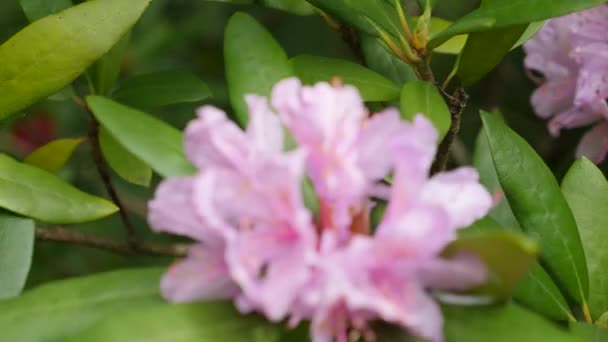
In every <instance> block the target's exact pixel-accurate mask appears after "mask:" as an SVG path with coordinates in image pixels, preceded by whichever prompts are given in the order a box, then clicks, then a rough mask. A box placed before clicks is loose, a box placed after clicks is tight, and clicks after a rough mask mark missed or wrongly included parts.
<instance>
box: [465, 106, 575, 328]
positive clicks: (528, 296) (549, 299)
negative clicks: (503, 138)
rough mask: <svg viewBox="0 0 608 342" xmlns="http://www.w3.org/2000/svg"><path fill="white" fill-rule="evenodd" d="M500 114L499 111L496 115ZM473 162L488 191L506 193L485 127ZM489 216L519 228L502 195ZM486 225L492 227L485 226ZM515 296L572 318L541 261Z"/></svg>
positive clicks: (544, 311)
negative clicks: (501, 183)
mask: <svg viewBox="0 0 608 342" xmlns="http://www.w3.org/2000/svg"><path fill="white" fill-rule="evenodd" d="M496 115H499V114H496ZM473 165H474V166H475V168H476V169H477V171H478V172H479V181H480V183H481V184H483V185H484V186H485V187H486V188H487V189H488V191H490V192H493V193H499V194H504V192H503V190H502V187H501V186H500V182H499V181H498V176H497V175H496V170H495V169H494V162H493V161H492V154H491V151H490V145H489V144H488V139H487V138H486V134H485V132H484V131H483V127H482V129H481V131H480V132H479V135H478V136H477V142H476V145H475V153H474V154H473ZM488 216H489V217H491V218H492V219H494V220H496V222H498V223H499V224H500V226H502V227H504V228H502V227H500V228H499V229H509V230H515V231H520V230H521V227H520V226H519V222H517V219H516V218H515V216H514V215H513V211H512V210H511V207H510V206H509V202H508V201H507V200H506V199H504V198H502V199H501V200H500V202H499V203H498V204H497V205H495V206H494V208H492V210H491V211H490V213H489V214H488ZM482 227H483V228H486V229H487V228H488V227H491V226H490V225H484V226H482ZM513 298H514V299H515V300H516V301H518V302H519V303H521V304H523V305H524V306H526V307H528V308H530V309H532V310H534V311H536V312H539V313H541V314H543V315H544V316H546V317H550V318H552V319H555V320H564V321H565V320H573V319H574V318H573V316H572V313H571V312H570V309H569V308H568V304H567V303H566V299H565V298H564V296H563V295H562V294H561V292H560V290H559V288H558V287H557V285H556V284H555V282H554V281H553V280H552V279H551V277H550V276H549V274H547V272H546V271H545V270H544V269H543V268H542V266H541V265H540V264H539V263H535V264H534V265H533V266H532V268H531V269H530V272H528V273H526V274H525V275H524V276H523V278H522V279H521V280H520V281H519V283H518V284H517V286H516V287H515V289H514V291H513Z"/></svg>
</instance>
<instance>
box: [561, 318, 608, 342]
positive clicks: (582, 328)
mask: <svg viewBox="0 0 608 342" xmlns="http://www.w3.org/2000/svg"><path fill="white" fill-rule="evenodd" d="M570 327H571V329H572V332H573V333H574V334H575V335H577V336H579V337H581V338H583V339H584V341H585V342H604V341H608V329H606V327H601V326H598V325H593V324H587V323H581V322H577V323H573V324H571V325H570Z"/></svg>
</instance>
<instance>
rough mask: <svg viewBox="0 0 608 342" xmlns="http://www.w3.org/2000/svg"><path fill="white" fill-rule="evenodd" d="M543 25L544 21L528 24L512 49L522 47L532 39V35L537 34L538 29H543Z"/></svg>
mask: <svg viewBox="0 0 608 342" xmlns="http://www.w3.org/2000/svg"><path fill="white" fill-rule="evenodd" d="M544 25H545V21H544V20H543V21H536V22H533V23H530V25H528V27H527V28H526V31H524V33H523V34H522V35H521V37H519V40H518V41H517V43H515V45H514V46H513V49H515V48H517V47H520V46H522V45H524V43H526V42H527V41H528V40H530V39H532V37H534V35H536V33H538V31H540V29H541V28H543V26H544Z"/></svg>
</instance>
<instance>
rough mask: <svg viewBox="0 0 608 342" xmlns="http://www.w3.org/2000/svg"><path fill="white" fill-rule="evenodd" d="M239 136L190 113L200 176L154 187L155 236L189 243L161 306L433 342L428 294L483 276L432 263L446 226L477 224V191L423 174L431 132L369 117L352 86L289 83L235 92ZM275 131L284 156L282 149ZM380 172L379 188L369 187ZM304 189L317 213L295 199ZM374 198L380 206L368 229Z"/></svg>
mask: <svg viewBox="0 0 608 342" xmlns="http://www.w3.org/2000/svg"><path fill="white" fill-rule="evenodd" d="M246 101H247V103H248V105H249V112H250V122H249V125H248V127H247V130H246V131H242V130H241V129H240V128H239V127H237V126H236V125H235V124H234V123H233V122H231V121H230V120H229V119H228V118H227V117H226V114H225V113H224V112H222V111H220V110H218V109H216V108H214V107H210V106H205V107H202V108H200V109H199V110H198V118H197V119H196V120H194V121H192V122H191V123H190V124H189V125H188V127H187V129H186V131H185V150H186V153H187V155H188V157H189V158H190V160H191V161H192V162H193V163H194V164H195V165H196V166H197V167H198V169H199V172H198V173H197V174H196V175H194V176H190V177H182V178H172V179H168V180H165V181H164V182H162V183H161V185H160V186H159V187H158V190H157V192H156V196H155V198H154V200H152V201H151V202H150V213H149V221H150V224H151V225H152V227H153V228H154V229H155V230H156V231H164V232H170V233H175V234H179V235H184V236H188V237H190V238H192V239H194V240H195V241H197V244H195V245H194V246H193V247H191V249H190V251H189V255H188V257H187V258H185V259H184V260H183V261H179V262H177V263H176V264H174V265H173V266H172V267H171V268H170V269H169V271H168V272H167V273H166V275H165V276H164V277H163V279H162V284H161V287H162V293H163V295H164V296H165V297H166V298H167V299H169V300H170V301H174V302H188V301H196V300H212V299H221V298H230V299H233V300H234V302H235V304H236V305H237V307H238V308H239V310H241V311H242V312H250V311H257V312H260V313H262V314H264V315H265V316H266V317H267V318H268V319H270V320H272V321H282V320H285V319H287V320H288V323H289V324H290V325H292V326H295V325H297V324H298V322H300V321H301V320H310V321H311V336H312V339H313V341H317V342H322V341H341V342H342V341H347V340H348V334H349V333H352V332H353V331H357V332H358V333H361V334H362V335H363V336H366V337H368V338H369V339H373V332H372V331H371V330H370V328H369V325H368V322H370V321H373V320H384V321H387V322H391V323H394V324H397V325H400V326H402V327H404V328H406V329H408V330H409V331H410V332H412V333H413V334H416V335H418V336H421V337H423V338H426V339H428V340H429V341H441V340H442V315H441V312H440V309H439V306H438V304H437V303H436V302H435V301H434V300H433V298H432V296H431V292H430V291H429V290H433V289H436V290H442V291H443V290H463V289H466V288H469V287H471V286H474V285H478V284H480V283H481V282H483V281H484V280H485V276H486V273H485V268H484V267H483V265H481V263H480V261H479V260H478V259H477V257H475V256H472V255H465V254H461V255H459V256H457V257H456V258H453V259H449V260H448V259H444V258H441V257H440V252H441V251H442V250H443V249H444V247H445V246H446V245H447V244H448V243H450V242H451V241H453V240H454V239H455V237H456V231H457V229H459V228H462V227H465V226H467V225H469V224H471V223H472V222H473V221H475V220H477V219H479V218H481V217H482V216H484V215H485V214H486V213H487V212H488V210H489V209H490V207H491V205H492V199H491V196H490V194H489V193H488V192H487V191H486V190H485V189H484V188H483V187H482V186H481V185H480V184H479V182H478V175H477V172H476V171H475V170H474V169H472V168H468V167H463V168H459V169H457V170H454V171H450V172H443V173H439V174H437V175H435V176H433V177H431V178H429V169H430V166H431V163H432V161H433V158H434V154H435V149H436V144H437V139H438V136H437V132H436V130H435V128H434V127H433V125H432V124H431V123H430V122H429V121H428V120H427V119H426V118H424V117H423V116H421V115H418V116H417V117H416V118H415V119H414V120H413V122H412V123H408V122H404V121H401V120H400V115H399V112H398V111H397V110H394V109H388V110H385V111H383V112H381V113H377V114H374V115H369V113H368V111H367V110H366V108H365V106H364V104H363V102H362V100H361V97H360V96H359V93H358V92H357V90H356V89H355V88H353V87H350V86H341V85H340V86H337V85H336V86H332V85H330V84H328V83H319V84H316V85H315V86H312V87H308V86H302V85H301V84H300V82H299V80H297V79H286V80H284V81H282V82H280V83H279V84H277V85H276V86H275V87H274V89H273V91H272V96H271V98H270V102H269V101H268V99H266V98H264V97H259V96H247V98H246ZM285 132H289V133H290V134H291V136H292V137H293V138H294V139H295V141H296V143H297V147H295V148H293V149H291V150H285V149H284V148H283V145H284V141H285ZM389 174H392V175H393V183H392V186H389V185H387V183H386V182H383V181H382V180H383V179H384V178H385V177H386V176H387V175H389ZM307 180H309V181H311V182H312V184H313V186H314V190H315V193H316V196H317V197H318V212H311V210H309V209H308V208H307V207H306V205H305V202H304V200H303V192H302V184H303V183H304V182H305V181H307ZM372 197H373V198H374V199H384V200H387V201H388V206H387V209H386V213H385V215H384V218H383V220H382V222H381V223H379V225H378V226H377V227H376V229H375V231H374V233H372V227H370V219H369V217H370V210H371V209H372V206H373V201H372V200H371V198H372Z"/></svg>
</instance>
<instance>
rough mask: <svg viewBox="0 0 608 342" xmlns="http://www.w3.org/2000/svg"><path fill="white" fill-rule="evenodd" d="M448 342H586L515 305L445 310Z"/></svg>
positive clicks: (447, 308)
mask: <svg viewBox="0 0 608 342" xmlns="http://www.w3.org/2000/svg"><path fill="white" fill-rule="evenodd" d="M443 314H444V316H445V324H444V329H445V340H446V341H447V342H463V341H466V342H488V341H495V342H513V341H517V342H540V341H551V342H586V340H585V339H581V338H579V337H577V336H575V335H574V334H572V333H568V332H567V331H564V330H563V329H561V328H559V327H558V326H556V325H553V324H552V323H550V322H549V321H547V320H545V319H544V318H543V317H541V316H538V315H536V314H534V313H532V312H530V311H528V310H526V309H523V308H521V307H520V306H518V305H516V304H507V305H501V306H485V307H462V306H461V307H456V306H449V307H444V308H443Z"/></svg>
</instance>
